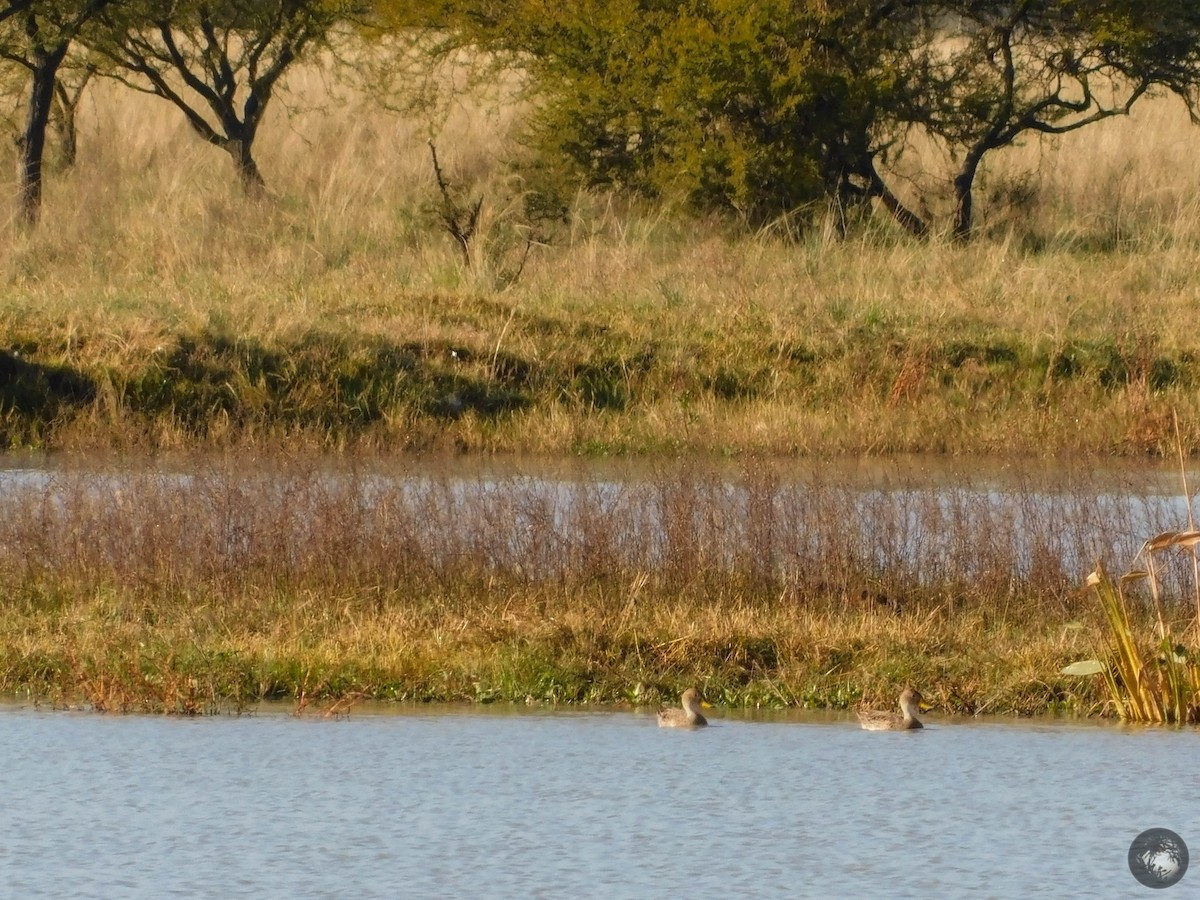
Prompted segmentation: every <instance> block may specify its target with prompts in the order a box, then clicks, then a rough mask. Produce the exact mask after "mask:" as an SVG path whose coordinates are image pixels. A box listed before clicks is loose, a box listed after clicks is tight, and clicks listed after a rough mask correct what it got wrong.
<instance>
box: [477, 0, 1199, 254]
mask: <svg viewBox="0 0 1200 900" xmlns="http://www.w3.org/2000/svg"><path fill="white" fill-rule="evenodd" d="M1193 7H1197V8H1200V4H1194V3H1193V2H1191V0H1165V2H1164V3H1156V2H1152V0H1015V2H1014V0H562V2H550V0H514V2H508V3H501V2H498V0H471V2H470V3H469V5H467V6H466V7H465V8H466V10H467V14H466V15H460V16H459V17H458V18H457V19H456V24H457V26H458V27H460V28H462V29H464V30H465V31H466V32H467V33H469V34H471V35H473V36H474V38H475V39H476V40H477V41H478V42H479V43H480V44H481V45H482V46H484V47H486V48H487V49H488V50H491V51H499V52H500V53H507V54H508V58H509V59H511V60H512V61H513V62H514V64H517V65H520V66H523V67H525V68H527V69H528V70H529V71H530V72H531V73H532V74H533V75H534V83H535V85H536V87H537V101H538V116H537V119H536V123H535V129H534V131H533V138H534V141H533V143H534V146H536V147H537V148H538V149H539V150H540V151H541V155H542V158H543V159H554V158H558V159H562V160H566V161H568V162H569V163H570V165H571V167H572V169H573V171H574V173H575V175H576V177H581V178H582V179H583V180H584V181H585V182H586V183H589V184H597V185H605V184H609V185H617V186H621V187H626V188H630V189H633V190H635V191H639V192H642V193H647V194H651V195H654V196H662V195H665V194H669V193H674V194H680V195H683V196H685V197H686V198H687V199H688V200H689V201H691V202H692V203H693V204H695V205H698V206H700V207H703V208H718V209H720V208H725V209H736V210H738V211H740V212H741V213H742V214H743V215H745V216H746V217H747V219H748V220H749V221H751V222H759V221H763V220H765V219H769V218H770V217H771V216H773V215H776V214H778V213H779V212H783V211H788V210H791V209H794V208H796V207H797V206H802V205H804V204H807V203H812V202H813V201H816V200H820V199H830V198H832V199H835V200H836V201H837V204H838V206H839V208H843V209H845V208H847V207H849V206H853V205H855V204H862V203H866V202H870V201H879V202H880V203H881V204H882V205H883V206H884V207H885V208H886V209H887V210H888V212H889V213H890V214H891V215H892V216H893V217H894V218H895V220H896V221H897V222H899V223H900V225H901V226H903V227H904V228H905V229H907V230H908V231H910V232H912V233H914V234H917V235H922V234H925V233H927V232H928V231H929V229H930V224H929V223H928V222H926V221H924V220H923V219H922V218H921V217H919V216H918V215H916V214H915V213H914V212H913V211H912V210H911V209H909V208H908V207H906V206H905V205H904V204H903V203H902V202H901V201H900V200H899V199H898V197H897V196H896V195H895V194H894V193H893V191H892V190H891V189H890V188H889V187H888V184H887V179H886V177H885V175H884V174H883V173H885V172H886V171H887V167H888V164H889V163H890V162H891V161H892V160H894V159H895V157H896V156H898V155H899V154H901V153H903V152H904V150H905V148H906V146H908V143H909V142H908V137H909V136H910V135H911V133H912V131H913V129H924V130H925V131H926V132H928V133H929V134H931V135H934V136H935V137H937V138H939V139H940V140H942V141H944V142H945V144H946V145H947V146H948V147H949V148H950V150H951V151H952V154H953V155H955V156H956V158H957V159H958V160H959V162H958V164H957V165H958V170H957V171H956V172H955V173H954V177H953V181H952V183H953V192H954V197H955V212H954V216H953V222H952V228H953V232H954V234H955V235H957V236H959V237H965V236H967V235H968V234H969V232H970V229H971V225H972V207H973V199H972V189H973V185H974V182H975V178H976V175H977V173H978V170H979V166H980V164H981V162H982V160H983V159H984V157H985V156H986V154H988V153H990V152H992V151H994V150H997V149H1000V148H1002V147H1005V146H1009V145H1011V144H1012V143H1014V142H1016V141H1018V140H1019V139H1020V138H1021V137H1022V136H1024V135H1026V134H1028V133H1031V132H1033V133H1042V134H1059V133H1063V132H1066V131H1070V130H1074V129H1077V128H1082V127H1084V126H1086V125H1089V124H1092V123H1094V122H1097V121H1100V120H1101V119H1104V118H1108V117H1110V116H1115V115H1123V114H1125V113H1127V112H1128V111H1129V109H1130V108H1131V106H1132V105H1133V103H1134V102H1135V101H1136V100H1138V99H1139V98H1140V97H1142V96H1144V95H1145V94H1146V93H1148V92H1150V91H1152V90H1154V89H1156V88H1160V87H1162V88H1166V89H1169V90H1173V91H1175V92H1177V93H1179V94H1181V95H1182V96H1185V98H1188V99H1189V102H1191V100H1190V98H1191V97H1192V94H1193V92H1194V90H1195V86H1196V85H1197V84H1200V67H1198V65H1197V60H1196V56H1197V47H1198V46H1200V27H1198V26H1197V19H1198V18H1200V12H1197V11H1194V10H1193Z"/></svg>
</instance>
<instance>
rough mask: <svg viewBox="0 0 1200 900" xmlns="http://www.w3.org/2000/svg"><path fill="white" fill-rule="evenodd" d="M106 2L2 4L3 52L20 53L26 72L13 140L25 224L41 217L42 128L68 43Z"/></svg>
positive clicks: (40, 0)
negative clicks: (21, 121)
mask: <svg viewBox="0 0 1200 900" xmlns="http://www.w3.org/2000/svg"><path fill="white" fill-rule="evenodd" d="M108 2H109V0H83V2H54V0H33V2H26V0H19V2H16V3H10V5H8V6H4V7H0V27H3V28H4V32H5V38H4V40H3V45H4V47H5V55H7V56H10V57H13V56H16V57H19V58H20V59H21V60H22V62H23V64H24V65H25V66H26V67H28V69H29V73H30V88H29V102H28V104H27V107H26V117H25V127H24V129H23V131H22V133H21V136H20V138H19V139H18V141H17V146H18V150H19V155H20V160H19V163H18V175H19V180H20V215H21V218H22V219H23V220H24V221H25V222H26V223H27V224H29V225H33V224H35V223H36V222H37V221H38V218H39V217H40V215H41V208H42V175H43V172H42V169H43V161H44V156H45V149H46V128H47V124H48V122H49V120H50V113H51V110H52V107H53V104H54V102H55V90H56V87H57V86H58V72H59V68H60V66H61V65H62V62H63V60H64V59H65V58H66V55H67V51H68V50H69V49H70V47H71V43H72V41H74V40H75V39H76V38H77V37H78V36H79V34H80V31H81V29H82V28H83V27H84V26H85V25H87V24H88V23H89V22H90V21H92V20H93V19H94V18H95V17H96V16H97V15H98V14H99V13H100V11H101V10H102V9H104V7H105V6H106V5H107V4H108ZM67 97H68V99H69V95H67ZM60 99H61V98H60ZM72 133H73V132H72Z"/></svg>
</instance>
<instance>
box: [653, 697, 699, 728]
mask: <svg viewBox="0 0 1200 900" xmlns="http://www.w3.org/2000/svg"><path fill="white" fill-rule="evenodd" d="M679 699H680V702H681V703H682V704H683V709H660V710H659V711H658V725H659V727H660V728H700V727H701V726H704V725H707V724H708V719H706V718H704V714H703V713H702V712H700V706H701V704H702V701H701V700H700V692H699V691H697V690H696V689H695V688H688V689H687V690H686V691H684V692H683V696H682V697H680V698H679Z"/></svg>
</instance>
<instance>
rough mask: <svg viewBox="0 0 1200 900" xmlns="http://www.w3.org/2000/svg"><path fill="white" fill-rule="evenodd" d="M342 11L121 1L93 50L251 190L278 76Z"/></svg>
mask: <svg viewBox="0 0 1200 900" xmlns="http://www.w3.org/2000/svg"><path fill="white" fill-rule="evenodd" d="M350 11H351V6H350V3H349V0H346V2H345V3H342V2H339V0H330V2H326V0H178V2H177V0H126V2H124V3H122V4H121V6H120V7H112V8H111V9H110V11H109V13H108V14H106V15H105V16H104V17H103V21H104V25H105V29H104V32H103V34H102V35H100V36H99V37H98V38H97V40H96V41H95V42H94V44H93V48H94V49H95V51H96V52H98V53H100V54H102V55H104V56H106V57H107V58H108V59H109V60H110V61H111V62H112V64H113V66H112V68H111V69H109V70H108V71H107V73H106V74H108V75H110V77H113V78H116V79H117V80H119V81H121V82H122V83H124V84H126V85H127V86H129V87H131V88H133V89H135V90H138V91H142V92H144V93H148V94H152V95H154V96H158V97H161V98H163V99H165V100H167V101H168V102H170V103H172V104H174V105H175V106H176V107H177V108H178V109H179V110H180V111H181V112H182V113H183V115H184V117H185V118H186V120H187V122H188V124H189V125H190V126H191V127H192V129H193V130H194V131H195V132H196V133H197V134H198V135H200V137H201V138H203V139H204V140H206V141H208V142H209V143H210V144H212V145H213V146H215V147H219V148H221V149H222V150H224V151H225V152H226V153H228V154H229V156H230V157H231V158H232V160H233V163H234V166H235V168H236V171H237V174H238V177H239V178H240V180H241V183H242V186H243V187H244V188H245V189H246V191H247V193H250V194H260V193H262V192H263V191H264V189H265V181H264V179H263V176H262V173H261V172H260V171H259V167H258V162H257V161H256V160H255V158H254V144H255V140H256V138H257V137H258V131H259V128H260V126H261V125H262V121H263V116H264V115H265V114H266V111H267V107H268V105H269V104H270V102H271V99H272V97H273V96H274V94H275V91H276V88H277V87H278V85H279V82H280V79H281V78H282V77H283V75H284V73H285V72H286V71H287V70H288V68H289V67H290V66H291V65H292V64H293V63H295V62H296V61H297V60H299V59H300V58H301V57H302V56H303V55H304V54H305V53H307V52H309V51H311V50H313V49H315V48H316V47H318V46H321V45H323V44H325V43H326V41H327V40H328V38H329V37H330V35H331V33H332V31H333V29H334V27H335V26H336V25H337V24H338V23H339V22H340V21H342V20H343V19H344V17H345V16H346V15H347V14H348V13H349V12H350Z"/></svg>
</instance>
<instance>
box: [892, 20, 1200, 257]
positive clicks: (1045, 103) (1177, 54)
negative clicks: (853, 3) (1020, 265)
mask: <svg viewBox="0 0 1200 900" xmlns="http://www.w3.org/2000/svg"><path fill="white" fill-rule="evenodd" d="M909 5H910V7H911V9H910V10H909V12H908V13H905V12H903V11H901V12H897V11H896V8H895V7H892V13H891V14H892V15H913V16H916V17H917V21H918V22H919V29H918V30H917V32H916V33H915V38H916V39H915V43H914V52H913V55H914V58H916V59H917V60H918V70H919V74H920V77H919V78H918V79H917V80H916V81H915V82H914V85H913V86H914V89H913V90H912V91H910V92H909V93H908V94H907V95H906V96H905V97H904V98H903V102H901V103H900V104H898V105H897V107H895V108H894V109H892V110H890V111H889V115H890V116H892V117H894V119H896V120H897V121H902V122H905V123H908V124H913V125H918V126H921V127H924V128H925V129H927V130H928V131H929V132H930V133H931V134H933V135H935V136H937V137H938V138H940V139H942V140H943V141H945V143H946V144H947V146H948V147H949V148H950V149H951V151H952V152H953V153H954V155H955V156H956V157H957V159H958V168H957V171H956V172H955V173H954V176H953V182H952V183H953V194H954V215H953V222H952V228H953V234H954V235H955V236H956V237H958V238H965V237H967V236H968V235H969V234H970V231H971V227H972V223H973V207H974V203H973V193H972V192H973V187H974V183H975V179H976V175H977V174H978V171H979V167H980V164H981V163H982V161H983V159H984V157H985V156H986V155H987V154H989V153H991V152H992V151H994V150H998V149H1001V148H1003V147H1007V146H1009V145H1011V144H1013V143H1015V142H1017V141H1018V140H1019V139H1020V138H1022V137H1023V136H1025V135H1027V134H1029V133H1035V134H1063V133H1066V132H1069V131H1074V130H1076V129H1079V128H1083V127H1085V126H1087V125H1091V124H1093V123H1095V122H1098V121H1101V120H1103V119H1107V118H1111V117H1113V116H1120V115H1125V114H1127V113H1128V112H1129V110H1130V109H1131V108H1132V106H1133V104H1134V103H1135V102H1136V101H1137V100H1138V99H1139V98H1141V97H1142V96H1144V95H1145V94H1146V93H1148V92H1150V91H1152V90H1154V89H1156V88H1160V89H1167V90H1171V91H1174V92H1175V93H1177V94H1179V95H1180V96H1182V97H1184V98H1185V100H1187V101H1188V103H1189V107H1190V108H1191V107H1193V106H1194V93H1195V90H1196V86H1197V85H1198V84H1200V56H1198V48H1200V31H1198V25H1200V15H1198V11H1193V4H1191V3H1190V2H1183V3H1172V2H1166V3H1155V2H1143V0H1020V2H1016V3H1013V2H999V0H949V2H940V0H939V2H912V3H910V4H909ZM881 8H882V7H881ZM947 23H954V27H953V29H952V30H951V29H950V28H949V27H948V25H947Z"/></svg>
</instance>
